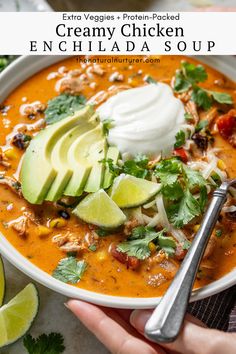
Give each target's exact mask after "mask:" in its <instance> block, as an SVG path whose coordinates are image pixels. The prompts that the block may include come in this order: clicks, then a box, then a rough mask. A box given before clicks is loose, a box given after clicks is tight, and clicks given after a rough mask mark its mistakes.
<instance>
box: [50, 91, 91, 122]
mask: <svg viewBox="0 0 236 354" xmlns="http://www.w3.org/2000/svg"><path fill="white" fill-rule="evenodd" d="M85 103H86V100H85V97H84V96H82V95H79V96H73V95H69V94H67V93H62V94H61V95H59V96H57V97H55V98H53V99H51V100H50V101H48V107H47V109H46V110H45V119H46V122H47V124H53V123H56V122H59V121H60V120H62V119H64V118H66V117H68V116H72V115H73V114H74V113H75V112H76V111H78V110H80V109H81V108H83V107H84V106H85Z"/></svg>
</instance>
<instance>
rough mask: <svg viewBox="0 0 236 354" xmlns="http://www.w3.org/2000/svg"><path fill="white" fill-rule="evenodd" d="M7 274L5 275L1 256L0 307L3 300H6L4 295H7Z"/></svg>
mask: <svg viewBox="0 0 236 354" xmlns="http://www.w3.org/2000/svg"><path fill="white" fill-rule="evenodd" d="M5 287H6V283H5V274H4V266H3V261H2V258H1V256H0V306H2V303H3V300H4V295H5Z"/></svg>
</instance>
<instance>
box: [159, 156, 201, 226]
mask: <svg viewBox="0 0 236 354" xmlns="http://www.w3.org/2000/svg"><path fill="white" fill-rule="evenodd" d="M154 173H155V175H156V176H157V177H158V178H159V179H160V182H161V184H162V188H161V193H162V195H163V197H164V200H165V204H166V210H167V216H168V218H169V220H170V222H171V223H173V224H174V225H175V226H176V227H183V226H184V225H186V224H188V223H189V222H190V221H191V220H192V219H193V218H194V217H196V216H199V215H200V214H201V213H202V212H203V211H204V208H205V205H206V202H207V190H206V185H207V181H206V180H205V179H204V178H203V176H202V175H201V173H200V172H198V171H195V170H192V169H190V168H189V167H188V166H187V165H185V164H183V163H182V162H181V161H180V160H179V159H177V158H176V157H173V158H171V159H166V160H162V161H161V162H159V163H158V164H157V165H156V169H155V172H154ZM195 190H199V192H200V196H199V198H198V199H197V198H195V197H194V195H193V194H192V192H194V191H195Z"/></svg>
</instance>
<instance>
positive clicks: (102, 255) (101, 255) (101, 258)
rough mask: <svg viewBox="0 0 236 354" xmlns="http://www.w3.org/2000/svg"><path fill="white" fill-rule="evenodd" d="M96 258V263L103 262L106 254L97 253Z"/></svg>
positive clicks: (102, 252) (103, 252)
mask: <svg viewBox="0 0 236 354" xmlns="http://www.w3.org/2000/svg"><path fill="white" fill-rule="evenodd" d="M96 257H97V259H98V261H100V262H103V261H105V260H106V259H107V252H105V251H99V252H97V254H96Z"/></svg>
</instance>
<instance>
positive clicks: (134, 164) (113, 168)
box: [100, 154, 150, 178]
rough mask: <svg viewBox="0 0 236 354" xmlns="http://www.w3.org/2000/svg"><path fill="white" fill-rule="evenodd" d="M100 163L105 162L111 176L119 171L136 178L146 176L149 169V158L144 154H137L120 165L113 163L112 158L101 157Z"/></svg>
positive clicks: (148, 173)
mask: <svg viewBox="0 0 236 354" xmlns="http://www.w3.org/2000/svg"><path fill="white" fill-rule="evenodd" d="M100 162H101V163H104V164H106V166H108V168H109V172H110V173H111V174H112V176H113V178H115V177H117V176H119V174H121V173H126V174H128V175H132V176H134V177H138V178H148V177H149V176H150V170H149V168H148V162H149V159H148V157H147V156H146V155H142V154H138V155H136V156H135V157H134V159H131V160H126V161H125V162H124V163H123V165H122V166H120V165H116V164H114V161H113V160H112V159H102V160H101V161H100Z"/></svg>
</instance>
